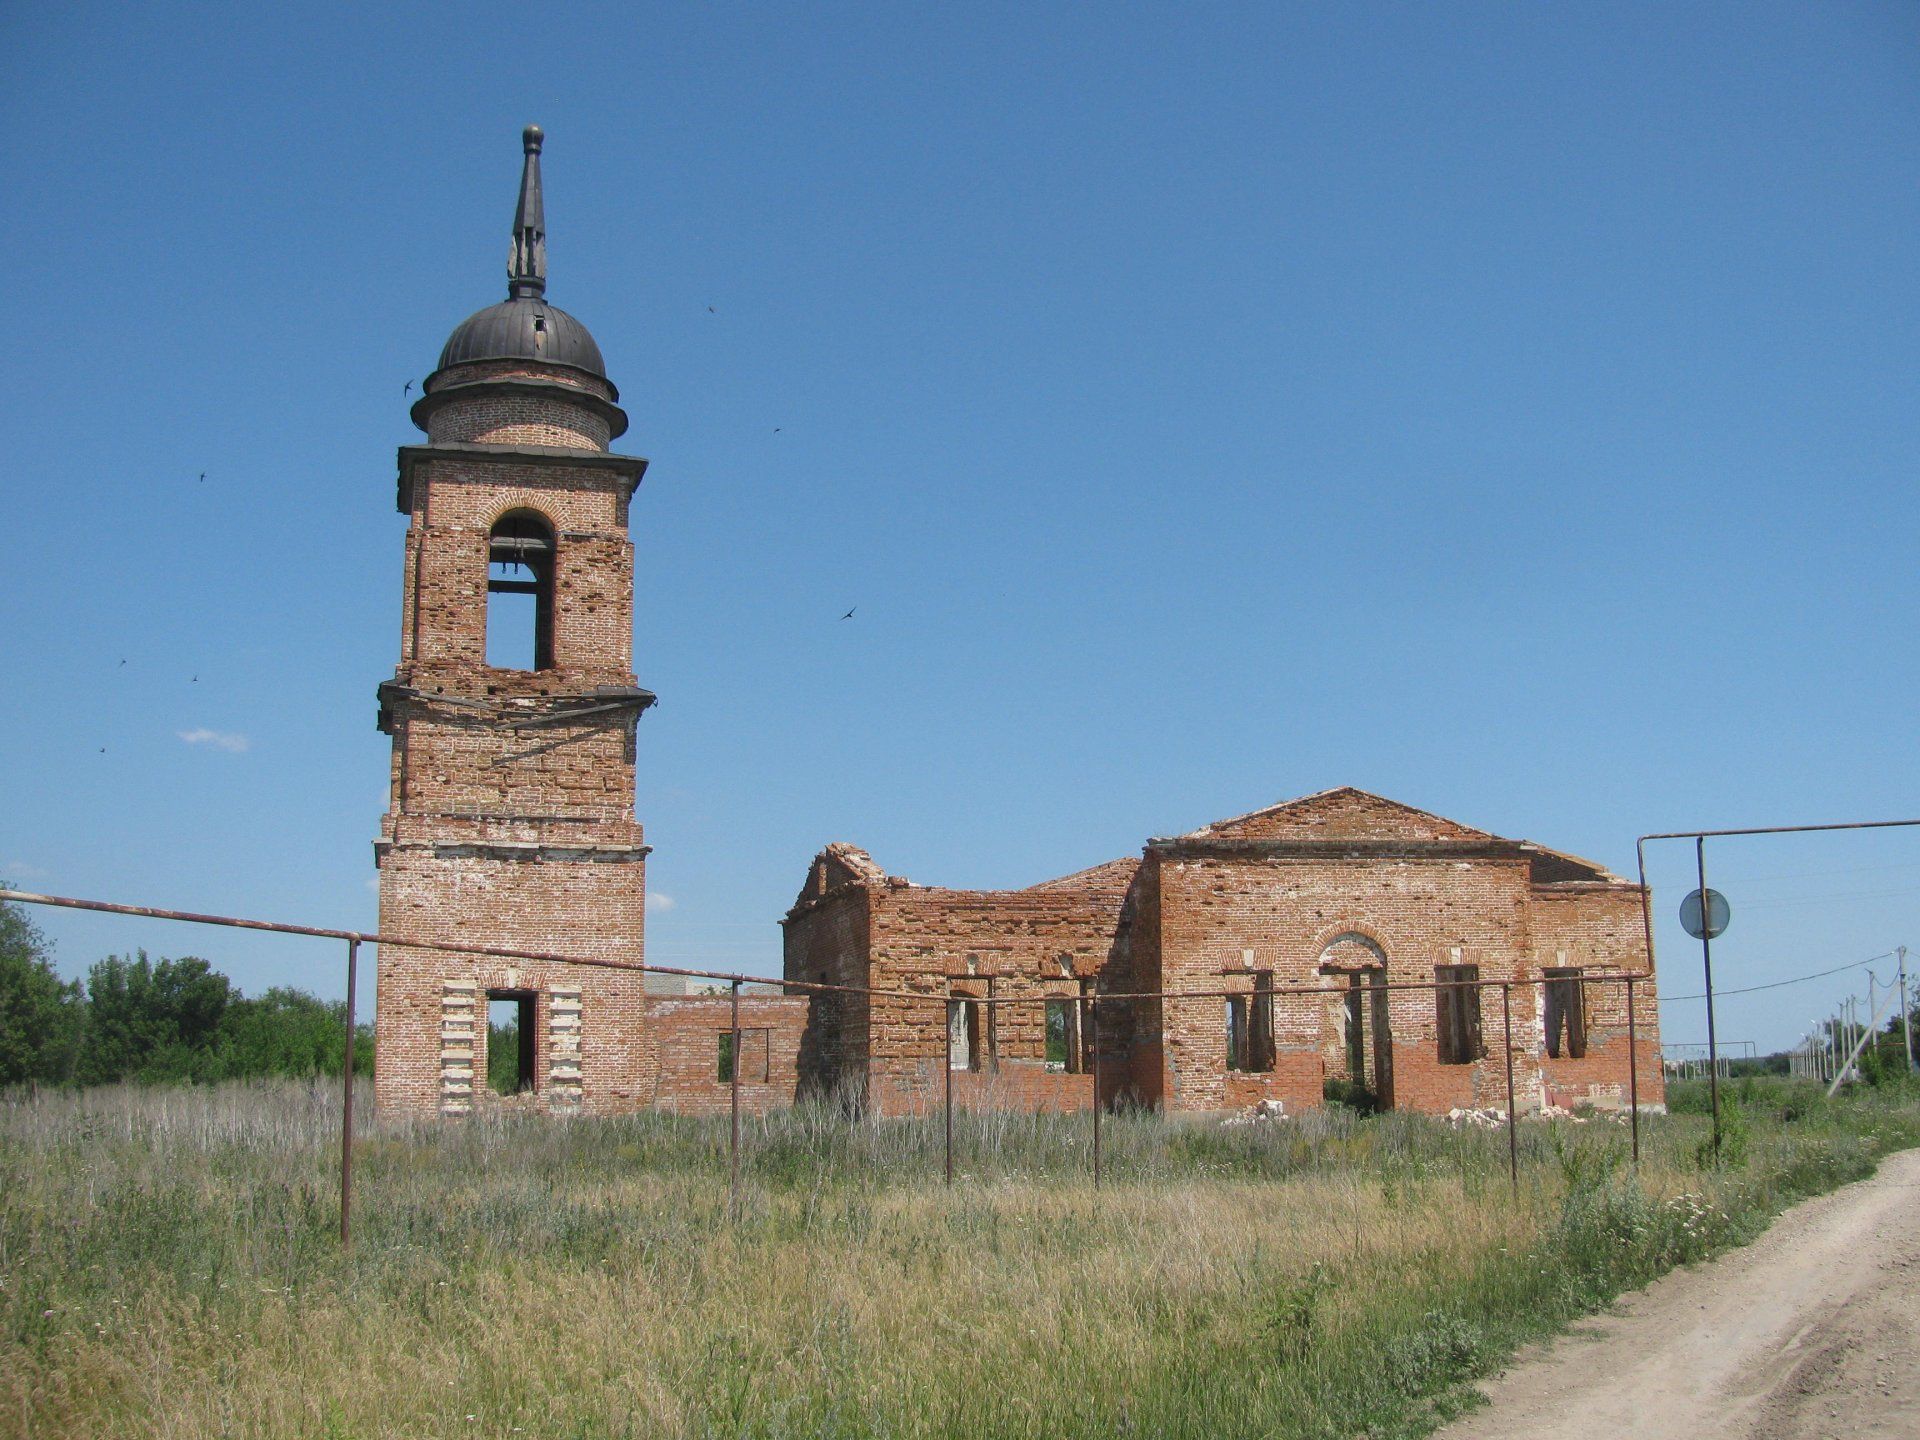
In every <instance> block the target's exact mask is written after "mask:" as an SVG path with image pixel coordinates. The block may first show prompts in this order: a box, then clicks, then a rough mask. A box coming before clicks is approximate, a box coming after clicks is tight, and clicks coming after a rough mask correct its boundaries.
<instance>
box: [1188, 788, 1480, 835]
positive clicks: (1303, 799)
mask: <svg viewBox="0 0 1920 1440" xmlns="http://www.w3.org/2000/svg"><path fill="white" fill-rule="evenodd" d="M1335 795H1355V796H1358V797H1359V798H1360V799H1362V800H1377V801H1379V802H1380V803H1381V804H1382V805H1391V806H1392V807H1393V808H1394V809H1396V810H1404V811H1406V812H1407V813H1409V814H1412V815H1424V816H1425V817H1426V818H1427V819H1429V820H1438V821H1439V822H1440V823H1441V824H1443V825H1450V826H1452V827H1453V828H1454V829H1456V830H1465V831H1466V832H1468V834H1469V835H1481V836H1485V837H1486V838H1487V839H1489V840H1498V839H1500V838H1501V837H1500V836H1498V835H1495V834H1494V833H1493V832H1492V831H1490V830H1481V829H1477V828H1476V827H1474V826H1472V825H1463V824H1461V823H1460V822H1459V821H1458V820H1453V819H1449V818H1448V817H1447V816H1445V815H1442V814H1439V813H1438V812H1437V811H1433V810H1422V809H1421V808H1420V807H1419V806H1418V805H1409V804H1407V803H1406V801H1404V800H1395V799H1394V798H1393V797H1392V796H1390V795H1381V794H1377V793H1376V792H1374V791H1372V790H1362V789H1361V788H1360V787H1359V786H1358V785H1335V786H1333V787H1332V788H1331V789H1327V790H1316V791H1314V792H1313V793H1312V794H1311V795H1298V796H1295V797H1294V798H1293V799H1291V800H1281V801H1278V802H1276V803H1274V804H1272V805H1263V806H1261V807H1260V808H1259V809H1258V810H1249V811H1248V812H1247V813H1246V814H1244V815H1229V816H1228V817H1227V818H1225V819H1224V820H1210V821H1208V822H1207V823H1206V824H1205V825H1202V826H1201V827H1200V828H1199V829H1197V830H1189V831H1187V832H1186V833H1185V834H1183V835H1178V836H1170V837H1166V838H1169V839H1179V840H1204V839H1212V838H1214V837H1216V836H1217V835H1218V833H1219V832H1220V831H1221V830H1222V829H1224V828H1226V827H1227V826H1229V825H1240V824H1244V823H1245V822H1246V821H1249V820H1259V819H1262V818H1264V817H1265V816H1268V815H1278V814H1281V813H1282V812H1284V811H1287V810H1293V809H1296V808H1298V807H1300V806H1303V805H1309V804H1312V803H1313V802H1314V801H1317V800H1326V799H1330V798H1331V797H1333V796H1335ZM1150 843H1153V844H1159V843H1161V842H1160V841H1159V840H1155V841H1152V842H1150Z"/></svg>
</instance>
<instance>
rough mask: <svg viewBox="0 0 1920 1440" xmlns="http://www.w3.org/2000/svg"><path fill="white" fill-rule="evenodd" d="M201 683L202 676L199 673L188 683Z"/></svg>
mask: <svg viewBox="0 0 1920 1440" xmlns="http://www.w3.org/2000/svg"><path fill="white" fill-rule="evenodd" d="M199 683H200V677H199V676H198V675H196V676H194V677H193V679H191V680H189V681H187V684H189V685H198V684H199Z"/></svg>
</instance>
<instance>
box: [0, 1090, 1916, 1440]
mask: <svg viewBox="0 0 1920 1440" xmlns="http://www.w3.org/2000/svg"><path fill="white" fill-rule="evenodd" d="M1745 1083H1746V1082H1742V1087H1744V1086H1745ZM1703 1088H1704V1087H1703ZM1733 1093H1734V1098H1735V1100H1736V1101H1737V1103H1738V1104H1739V1105H1740V1107H1741V1116H1742V1124H1743V1125H1744V1126H1745V1138H1744V1140H1743V1142H1742V1147H1741V1152H1740V1153H1739V1154H1738V1155H1737V1156H1734V1155H1730V1154H1729V1153H1728V1151H1727V1149H1726V1147H1725V1146H1724V1145H1723V1148H1722V1153H1721V1157H1720V1160H1719V1162H1718V1163H1715V1161H1714V1160H1713V1157H1712V1155H1711V1149H1710V1147H1703V1145H1702V1141H1703V1139H1704V1138H1705V1136H1706V1134H1707V1121H1706V1118H1705V1116H1704V1115H1702V1114H1697V1113H1692V1110H1693V1102H1692V1096H1691V1095H1690V1093H1689V1092H1687V1091H1686V1090H1684V1089H1683V1088H1681V1087H1675V1093H1674V1100H1675V1103H1676V1109H1684V1110H1685V1112H1686V1113H1679V1114H1675V1115H1673V1116H1671V1117H1667V1118H1657V1119H1648V1120H1646V1121H1644V1122H1643V1142H1644V1156H1643V1163H1642V1165H1641V1166H1640V1168H1639V1170H1638V1171H1637V1172H1636V1171H1635V1170H1634V1169H1633V1167H1632V1166H1631V1164H1630V1157H1629V1154H1628V1148H1627V1147H1628V1137H1627V1131H1626V1128H1625V1127H1624V1126H1622V1125H1619V1124H1617V1123H1613V1122H1610V1121H1607V1120H1603V1119H1595V1120H1593V1121H1591V1122H1590V1123H1584V1124H1581V1123H1575V1122H1571V1121H1554V1122H1525V1123H1523V1124H1522V1125H1521V1127H1520V1132H1519V1134H1520V1184H1519V1188H1518V1190H1517V1192H1516V1191H1514V1190H1512V1189H1510V1188H1509V1183H1508V1176H1507V1152H1506V1137H1505V1135H1504V1133H1503V1132H1500V1131H1497V1130H1496V1131H1481V1130H1471V1129H1469V1130H1458V1131H1456V1130H1453V1129H1450V1128H1448V1127H1447V1126H1446V1125H1444V1124H1441V1123H1438V1122H1436V1121H1432V1120H1428V1119H1425V1118H1422V1117H1419V1116H1414V1115H1409V1114H1404V1113H1398V1112H1390V1113H1387V1114H1382V1115H1378V1116H1374V1117H1371V1118H1368V1117H1364V1116H1362V1115H1360V1114H1358V1113H1356V1112H1355V1111H1353V1110H1351V1109H1348V1108H1346V1107H1334V1106H1330V1107H1328V1108H1326V1109H1324V1110H1320V1111H1315V1112H1311V1113H1308V1114H1305V1115H1302V1116H1300V1117H1299V1118H1297V1119H1293V1120H1288V1121H1271V1122H1263V1123H1256V1124H1245V1125H1233V1126H1223V1125H1221V1124H1219V1123H1218V1122H1217V1121H1212V1120H1205V1119H1181V1118H1166V1117H1159V1116H1154V1115H1116V1116H1112V1117H1109V1118H1108V1119H1107V1121H1106V1123H1105V1126H1104V1133H1103V1159H1104V1164H1105V1174H1106V1180H1107V1183H1106V1187H1105V1188H1104V1189H1103V1190H1100V1191H1095V1190H1094V1189H1093V1188H1092V1185H1091V1182H1090V1170H1091V1158H1092V1155H1091V1132H1090V1129H1089V1121H1088V1117H1086V1116H1084V1115H1078V1116H1030V1115H1015V1114H1004V1113H1003V1114H990V1115H962V1116H960V1117H958V1118H957V1121H956V1126H955V1130H956V1179H955V1184H954V1186H953V1188H952V1189H950V1190H949V1189H948V1188H946V1187H945V1186H944V1185H943V1183H942V1178H941V1177H942V1169H941V1160H942V1148H941V1127H940V1123H939V1120H938V1117H934V1118H932V1119H926V1120H888V1121H865V1122H854V1121H849V1120H847V1119H845V1118H844V1117H843V1116H842V1115H840V1114H839V1113H838V1112H837V1111H833V1110H830V1109H826V1108H821V1109H809V1108H802V1109H800V1110H796V1111H793V1112H791V1113H788V1114H783V1115H775V1116H771V1117H767V1118H765V1119H755V1120H752V1121H750V1122H748V1123H747V1125H746V1127H745V1128H746V1137H745V1166H744V1173H745V1180H746V1183H745V1186H744V1193H743V1202H742V1206H741V1211H740V1214H739V1215H738V1217H737V1219H734V1218H730V1217H729V1214H728V1203H727V1189H726V1176H727V1129H726V1124H725V1122H724V1121H718V1122H715V1121H707V1120H686V1119H676V1118H674V1117H670V1116H663V1115H636V1116H629V1117H623V1118H619V1119H578V1120H571V1121H557V1120H551V1119H541V1118H538V1117H529V1116H521V1115H512V1114H502V1115H498V1116H488V1117H481V1118H477V1119H474V1120H472V1121H470V1122H466V1123H460V1124H437V1123H425V1124H369V1125H368V1126H366V1127H365V1129H364V1131H363V1133H362V1135H361V1137H360V1139H359V1142H358V1145H357V1150H356V1154H357V1156H358V1163H357V1166H356V1196H357V1202H358V1203H357V1206H356V1217H355V1245H354V1248H353V1250H352V1252H351V1253H350V1254H343V1253H342V1252H341V1250H340V1248H339V1246H338V1243H337V1236H336V1232H335V1227H336V1224H337V1211H336V1205H337V1198H338V1192H337V1188H336V1187H337V1179H338V1177H337V1169H336V1166H337V1160H338V1128H337V1127H338V1123H339V1097H338V1095H337V1093H336V1092H335V1090H334V1089H333V1088H332V1087H331V1086H330V1085H323V1086H313V1085H307V1084H304V1083H300V1082H286V1081H283V1082H272V1083H248V1084H238V1083H236V1084H230V1085H224V1086H212V1087H200V1088H196V1089H144V1090H143V1089H135V1088H108V1089H101V1090H94V1091H87V1092H79V1093H72V1092H65V1093H42V1094H40V1095H38V1096H27V1095H24V1094H20V1095H15V1096H12V1097H8V1098H5V1099H0V1436H35V1437H55V1436H69V1435H71V1436H82V1435H85V1436H99V1435H115V1436H155V1437H158V1436H166V1437H181V1440H198V1437H213V1436H235V1435H239V1436H248V1437H270V1440H277V1437H296V1436H297V1437H373V1436H420V1437H456V1436H457V1437H479V1436H510V1435H526V1436H540V1437H553V1436H559V1437H576V1440H599V1437H616V1436H618V1437H628V1436H633V1437H640V1436H645V1437H655V1436H662V1437H672V1440H678V1437H688V1440H704V1437H718V1436H728V1437H733V1436H752V1437H786V1436H792V1437H849V1440H852V1437H881V1436H887V1437H892V1436H903V1437H904V1436H913V1437H922V1436H925V1437H942V1436H949V1435H951V1436H962V1435H964V1436H967V1437H969V1440H979V1437H997V1436H1035V1437H1039V1436H1045V1437H1049V1440H1051V1437H1069V1440H1071V1437H1082V1436H1084V1437H1096V1436H1097V1437H1102V1440H1106V1437H1112V1436H1124V1435H1142V1436H1172V1437H1208V1440H1216V1437H1239V1436H1249V1437H1250V1436H1256V1435H1257V1436H1282V1437H1296V1436H1298V1437H1308V1436H1312V1437H1340V1440H1349V1437H1352V1436H1354V1435H1357V1434H1362V1433H1364V1434H1366V1435H1368V1436H1371V1437H1374V1440H1385V1437H1392V1436H1413V1435H1418V1434H1422V1433H1425V1431H1426V1430H1427V1429H1429V1428H1430V1427H1431V1426H1432V1425H1433V1424H1435V1423H1437V1422H1438V1421H1439V1420H1441V1419H1443V1418H1445V1417H1447V1416H1449V1415H1451V1414H1453V1413H1456V1412H1457V1411H1458V1410H1459V1409H1461V1408H1462V1407H1463V1406H1464V1405H1467V1404H1470V1403H1471V1401H1472V1390H1471V1384H1472V1382H1473V1381H1474V1380H1475V1379H1476V1378H1477V1377H1479V1376H1482V1375H1485V1374H1487V1373H1488V1372H1489V1371H1490V1370H1491V1369H1493V1368H1495V1367H1496V1366H1498V1365H1499V1364H1500V1363H1501V1362H1502V1361H1503V1360H1504V1359H1505V1358H1506V1357H1507V1356H1509V1355H1511V1354H1512V1352H1513V1351H1514V1349H1515V1347H1516V1346H1518V1345H1519V1344H1521V1343H1523V1342H1524V1341H1526V1340H1528V1339H1531V1338H1534V1337H1536V1336H1539V1335H1541V1334H1543V1333H1546V1332H1548V1331H1551V1330H1553V1329H1555V1328H1558V1327H1560V1326H1562V1325H1564V1324H1565V1323H1566V1322H1567V1321H1569V1320H1570V1319H1572V1318H1574V1317H1576V1316H1579V1315H1583V1314H1586V1313H1589V1312H1591V1311H1592V1310H1594V1309H1595V1308H1596V1307H1599V1306H1603V1305H1605V1304H1606V1303H1607V1302H1608V1301H1609V1300H1610V1299H1611V1298H1613V1297H1614V1296H1616V1295H1617V1294H1619V1293H1620V1292H1621V1291H1622V1290H1624V1289H1627V1288H1630V1287H1633V1286H1636V1285H1639V1284H1641V1283H1644V1282H1645V1281H1646V1280H1648V1279H1649V1278H1651V1277H1653V1276H1654V1275H1657V1274H1659V1273H1660V1272H1662V1271H1663V1270H1665V1269H1667V1268H1669V1267H1671V1266H1674V1265H1677V1264H1684V1263H1688V1262H1691V1261H1695V1260H1699V1259H1702V1258H1704V1257H1707V1256H1710V1255H1712V1254H1714V1253H1715V1252H1716V1251H1718V1250H1720V1249H1722V1248H1724V1247H1726V1246H1728V1245H1731V1244H1735V1243H1739V1242H1741V1241H1743V1240H1745V1239H1748V1238H1750V1237H1751V1236H1752V1235H1754V1234H1755V1233H1757V1232H1758V1230H1759V1229H1761V1228H1762V1227H1763V1226H1764V1225H1765V1224H1766V1222H1767V1220H1768V1219H1769V1217H1770V1216H1771V1215H1772V1214H1773V1213H1775V1212H1776V1211H1777V1210H1778V1209H1779V1208H1780V1207H1782V1206H1783V1205H1785V1204H1788V1203H1790V1202H1791V1201H1793V1200H1795V1199H1798V1198H1800V1197H1802V1196H1805V1195H1809V1194H1813V1193H1816V1192H1819V1191H1822V1190H1825V1189H1828V1188H1831V1187H1832V1186H1834V1185H1837V1184H1840V1183H1842V1182H1844V1181H1847V1180H1851V1179H1855V1178H1857V1177H1859V1176H1862V1175H1865V1174H1867V1173H1868V1172H1869V1171H1870V1170H1871V1169H1872V1167H1873V1165H1874V1163H1875V1162H1876V1160H1877V1159H1878V1158H1879V1157H1880V1156H1881V1155H1883V1154H1885V1153H1886V1152H1888V1151H1889V1150H1891V1149H1894V1148H1898V1147H1902V1146H1907V1145H1913V1144H1916V1143H1920V1096H1916V1095H1915V1094H1914V1093H1913V1092H1911V1091H1909V1090H1906V1089H1903V1088H1901V1087H1898V1086H1885V1087H1881V1088H1879V1089H1875V1090H1872V1091H1867V1092H1863V1093H1861V1094H1858V1095H1850V1096H1843V1097H1841V1098H1838V1099H1836V1100H1833V1101H1828V1100H1826V1099H1825V1098H1824V1096H1823V1095H1822V1094H1821V1092H1820V1091H1819V1089H1818V1088H1817V1087H1811V1086H1805V1085H1796V1084H1793V1083H1791V1082H1779V1083H1774V1084H1766V1083H1764V1082H1755V1083H1754V1085H1753V1088H1751V1089H1747V1088H1738V1089H1735V1091H1734V1092H1733Z"/></svg>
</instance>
